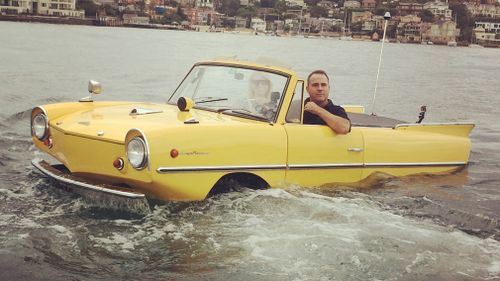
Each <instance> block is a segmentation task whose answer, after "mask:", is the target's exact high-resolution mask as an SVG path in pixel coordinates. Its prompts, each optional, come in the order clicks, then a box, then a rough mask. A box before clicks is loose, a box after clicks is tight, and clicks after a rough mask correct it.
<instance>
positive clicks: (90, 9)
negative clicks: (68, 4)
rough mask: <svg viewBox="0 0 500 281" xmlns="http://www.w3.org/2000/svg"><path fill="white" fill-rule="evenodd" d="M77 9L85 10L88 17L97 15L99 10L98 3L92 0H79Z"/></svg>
mask: <svg viewBox="0 0 500 281" xmlns="http://www.w3.org/2000/svg"><path fill="white" fill-rule="evenodd" d="M76 9H77V10H85V16H86V17H95V16H96V12H97V5H96V4H95V3H94V1H92V0H77V2H76Z"/></svg>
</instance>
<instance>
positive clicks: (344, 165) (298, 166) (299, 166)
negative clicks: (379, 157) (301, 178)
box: [288, 163, 363, 170]
mask: <svg viewBox="0 0 500 281" xmlns="http://www.w3.org/2000/svg"><path fill="white" fill-rule="evenodd" d="M362 167H363V163H341V164H295V165H288V169H290V170H303V169H342V168H344V169H345V168H362Z"/></svg>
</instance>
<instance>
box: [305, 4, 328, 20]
mask: <svg viewBox="0 0 500 281" xmlns="http://www.w3.org/2000/svg"><path fill="white" fill-rule="evenodd" d="M309 13H311V17H313V18H319V17H327V16H328V10H327V9H325V8H323V7H320V6H312V7H311V9H310V10H309Z"/></svg>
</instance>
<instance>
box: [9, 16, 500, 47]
mask: <svg viewBox="0 0 500 281" xmlns="http://www.w3.org/2000/svg"><path fill="white" fill-rule="evenodd" d="M0 21H9V22H38V23H48V24H66V25H86V26H96V27H99V26H107V27H125V28H142V29H162V30H184V31H195V30H192V29H185V28H181V27H177V26H171V25H154V24H151V25H136V24H123V25H116V26H112V25H102V24H99V22H98V21H97V20H96V19H94V18H84V19H81V18H68V17H51V16H33V15H0ZM198 31H199V30H198ZM207 32H208V31H207ZM224 33H240V31H237V30H234V31H226V32H224ZM241 33H248V34H254V32H252V30H249V31H248V32H241ZM256 35H257V34H256ZM258 35H264V34H258ZM278 36H282V37H289V36H290V37H293V36H294V35H290V34H278ZM304 37H310V38H319V37H324V35H320V34H308V35H306V36H304ZM326 37H329V38H333V39H336V38H338V39H340V37H336V36H326ZM351 40H352V41H373V40H370V38H364V37H361V36H353V37H352V38H351ZM390 42H391V43H393V42H395V41H392V40H391V41H390ZM397 43H400V42H397ZM402 44H421V43H417V42H415V43H413V42H411V43H402ZM436 45H437V44H436ZM458 46H459V47H468V45H462V44H459V45H458ZM471 46H472V44H471ZM474 46H475V47H477V46H478V45H474ZM484 47H490V48H491V47H493V48H495V47H496V48H500V46H491V45H487V46H484Z"/></svg>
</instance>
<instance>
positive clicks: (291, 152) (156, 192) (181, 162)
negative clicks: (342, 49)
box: [32, 61, 473, 200]
mask: <svg viewBox="0 0 500 281" xmlns="http://www.w3.org/2000/svg"><path fill="white" fill-rule="evenodd" d="M196 66H203V67H210V66H227V67H230V69H229V70H230V71H233V72H234V73H232V72H231V75H233V76H232V77H234V81H235V83H238V82H239V81H240V80H242V79H245V78H244V77H246V76H244V74H245V73H244V72H245V71H251V70H258V71H266V73H269V74H270V75H271V74H273V73H274V74H276V75H278V76H279V75H281V76H280V77H286V78H287V79H286V84H283V85H284V88H283V91H282V92H281V93H280V99H279V104H278V111H277V112H276V115H275V118H274V119H273V120H269V121H267V122H266V121H262V120H258V119H255V118H247V117H246V116H245V114H247V113H246V112H236V113H234V114H232V113H229V114H226V113H227V112H226V109H225V108H224V107H222V108H221V109H217V108H216V109H214V110H212V109H210V108H208V109H207V108H199V107H195V108H193V109H191V110H189V111H180V110H179V109H178V108H177V106H176V105H174V104H154V103H138V102H74V103H60V104H50V105H44V106H41V107H36V108H35V109H34V110H33V111H32V119H33V118H34V117H35V115H37V114H39V113H43V114H45V115H46V116H47V119H48V130H49V135H50V142H48V141H47V140H40V139H39V138H38V137H36V136H35V135H33V137H32V139H33V142H34V144H35V145H36V146H37V147H38V148H39V149H40V150H42V151H44V152H46V153H47V154H49V155H51V156H53V157H54V158H56V159H57V160H58V161H60V162H61V163H62V164H63V165H64V166H65V167H66V168H67V169H68V170H69V171H70V172H71V174H73V175H75V176H78V177H81V178H85V179H89V180H92V181H94V182H102V183H106V184H111V185H120V186H123V185H125V186H127V187H128V188H131V189H132V190H134V191H135V192H139V193H143V194H145V195H146V196H147V197H150V198H156V199H160V200H203V199H204V198H206V197H207V195H208V194H209V193H210V192H212V189H213V188H214V187H215V186H216V185H217V183H218V182H220V181H221V180H222V179H224V178H237V179H240V180H241V179H242V177H243V178H244V177H250V178H251V179H252V180H253V181H254V182H255V180H262V182H264V183H266V184H267V185H268V186H270V187H286V186H289V185H294V184H297V185H300V186H304V187H316V186H324V185H329V184H351V183H357V182H360V181H361V180H363V179H365V178H367V177H369V176H370V175H371V174H373V173H377V172H382V173H386V174H389V175H393V176H404V175H410V174H418V173H441V172H447V171H450V170H454V169H457V168H460V167H463V166H464V165H466V164H467V162H468V159H469V153H470V146H471V145H470V139H469V137H468V136H469V133H470V131H471V130H472V128H473V125H472V124H410V125H407V124H406V125H405V124H401V125H397V126H395V127H370V126H362V125H357V126H353V127H352V130H351V132H350V133H349V134H347V135H337V134H335V133H334V132H333V131H332V130H331V129H330V128H328V127H327V126H324V125H305V124H301V123H300V120H299V122H298V123H289V122H287V121H286V116H287V113H288V110H289V108H291V106H290V105H291V104H292V102H293V100H294V99H296V100H298V101H303V100H304V99H305V97H304V96H303V95H304V93H303V92H301V91H302V90H301V89H303V87H302V88H301V87H299V86H298V85H301V84H300V83H303V80H301V79H299V77H298V76H297V75H296V74H295V72H293V71H290V70H287V69H285V68H280V67H272V66H267V65H262V64H252V63H242V62H236V61H214V62H203V63H200V64H196V65H195V67H196ZM233 68H234V69H233ZM193 69H194V68H193ZM240 69H241V71H240ZM223 70H224V71H226V70H225V69H223ZM204 71H206V70H204ZM200 73H202V74H199V73H198V76H196V77H195V78H196V79H198V78H199V77H200V76H202V75H203V72H200ZM224 73H225V72H224ZM228 73H229V72H228ZM188 75H189V74H188ZM247 76H248V75H247ZM280 77H278V78H279V79H282V78H280ZM278 78H276V79H278ZM185 79H187V78H185ZM196 79H192V78H190V79H187V82H186V83H195V82H196ZM282 80H283V79H282ZM193 81H194V82H193ZM283 81H285V80H283ZM183 82H184V81H183ZM299 82H300V83H299ZM196 83H198V82H196ZM275 84H277V83H275ZM188 86H189V84H188ZM275 86H276V85H275ZM280 89H281V88H280ZM181 90H182V87H181ZM294 94H295V96H294ZM297 95H302V96H297ZM297 97H298V98H297ZM211 99H213V98H211ZM209 102H211V101H210V100H209ZM200 104H201V103H200ZM212 104H213V103H212ZM207 106H210V103H207ZM346 109H347V111H349V112H357V113H361V112H363V108H362V107H360V106H347V107H346ZM296 110H300V106H299V108H298V109H297V108H296ZM134 112H135V113H134ZM141 112H142V113H141ZM299 116H301V114H299ZM135 136H140V137H142V138H143V139H144V140H145V143H146V144H147V154H148V159H147V164H146V166H145V167H144V168H141V169H136V168H134V167H132V166H131V164H130V163H129V161H127V157H128V156H127V143H128V141H130V139H131V138H133V137H135ZM117 159H122V160H123V162H124V163H123V167H121V169H120V168H117V167H116V166H114V165H115V161H116V160H117ZM244 184H245V183H244V182H243V185H244ZM248 187H250V188H252V186H248Z"/></svg>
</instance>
